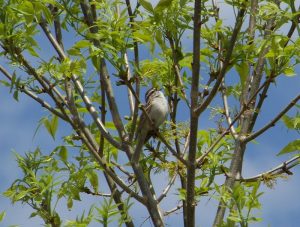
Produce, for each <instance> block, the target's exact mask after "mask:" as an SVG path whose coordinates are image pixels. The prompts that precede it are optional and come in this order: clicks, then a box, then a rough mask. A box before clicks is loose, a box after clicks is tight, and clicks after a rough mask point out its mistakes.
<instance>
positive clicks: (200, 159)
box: [196, 80, 268, 167]
mask: <svg viewBox="0 0 300 227" xmlns="http://www.w3.org/2000/svg"><path fill="white" fill-rule="evenodd" d="M267 83H268V80H266V81H265V82H264V83H263V84H262V85H261V86H260V87H259V88H258V89H257V91H256V92H255V93H254V94H253V96H252V97H250V98H249V101H248V102H247V103H245V104H244V106H242V108H241V110H240V112H239V113H238V114H237V115H236V116H235V118H234V119H233V120H232V122H231V124H230V125H229V126H228V127H227V129H226V130H225V131H224V132H223V133H222V134H221V135H220V136H219V137H218V139H216V140H215V142H213V144H212V145H211V146H210V147H209V148H208V149H207V150H206V151H205V152H204V153H203V154H202V155H201V156H200V157H199V158H198V159H197V160H196V162H197V163H198V166H199V167H200V166H201V165H202V163H203V161H204V159H205V157H206V156H207V155H208V154H209V153H210V152H211V151H212V150H213V149H214V148H215V147H216V146H217V145H218V143H219V142H220V141H221V140H222V138H223V137H224V136H225V135H226V134H227V133H228V132H229V130H230V127H231V126H232V125H233V124H235V122H236V121H237V120H239V119H240V117H241V116H242V114H243V113H244V112H245V111H246V110H247V109H248V105H249V104H250V103H251V102H252V100H253V99H254V98H255V97H256V95H257V94H258V93H259V92H260V91H261V90H262V89H263V88H264V86H265V85H266V84H267Z"/></svg>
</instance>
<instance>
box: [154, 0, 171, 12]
mask: <svg viewBox="0 0 300 227" xmlns="http://www.w3.org/2000/svg"><path fill="white" fill-rule="evenodd" d="M172 1H173V0H160V1H159V2H158V3H157V5H156V6H155V9H154V10H155V12H160V11H163V10H164V9H166V8H168V7H170V5H171V4H172Z"/></svg>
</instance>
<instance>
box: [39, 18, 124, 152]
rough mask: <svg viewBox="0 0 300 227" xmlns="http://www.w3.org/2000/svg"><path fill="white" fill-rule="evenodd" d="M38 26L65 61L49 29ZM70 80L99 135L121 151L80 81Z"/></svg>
mask: <svg viewBox="0 0 300 227" xmlns="http://www.w3.org/2000/svg"><path fill="white" fill-rule="evenodd" d="M40 26H41V27H42V29H43V31H44V33H45V34H46V36H47V38H48V39H49V41H50V42H51V44H52V45H53V47H54V49H55V50H56V52H57V53H58V55H59V57H60V58H61V59H66V58H67V55H66V54H65V52H64V51H63V49H62V48H61V46H60V45H59V43H58V42H57V41H56V39H55V38H54V37H53V36H52V34H51V33H50V31H49V29H48V28H47V26H46V24H45V23H40ZM72 80H73V82H74V84H75V87H76V90H77V91H78V92H79V94H80V96H81V98H82V99H83V101H84V103H85V106H86V108H87V110H88V111H89V113H90V114H91V116H92V117H93V119H94V121H95V123H96V125H97V126H98V128H99V130H100V132H101V134H102V135H103V136H104V137H105V138H106V139H107V140H108V141H109V142H110V143H111V144H112V145H113V146H114V147H116V148H118V149H121V148H122V146H121V145H120V144H119V142H117V141H116V140H115V139H114V138H113V137H112V136H111V135H110V134H109V133H108V131H107V130H106V128H105V126H104V125H103V123H102V122H101V120H100V119H99V117H98V113H97V111H96V109H95V107H94V106H93V104H92V102H91V101H90V99H89V97H88V96H87V95H86V94H85V91H84V89H83V86H82V84H81V83H80V81H79V80H78V78H77V76H76V75H72Z"/></svg>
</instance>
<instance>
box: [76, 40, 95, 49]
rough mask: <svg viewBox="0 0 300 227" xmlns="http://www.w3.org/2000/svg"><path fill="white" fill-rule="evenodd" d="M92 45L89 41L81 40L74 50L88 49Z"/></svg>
mask: <svg viewBox="0 0 300 227" xmlns="http://www.w3.org/2000/svg"><path fill="white" fill-rule="evenodd" d="M90 46H91V43H90V41H88V40H80V41H78V42H77V43H75V45H74V48H79V49H80V48H87V47H90Z"/></svg>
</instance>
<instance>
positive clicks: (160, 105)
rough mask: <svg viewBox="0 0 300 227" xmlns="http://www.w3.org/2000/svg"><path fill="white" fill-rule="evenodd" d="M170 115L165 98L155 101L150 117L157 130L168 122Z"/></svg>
mask: <svg viewBox="0 0 300 227" xmlns="http://www.w3.org/2000/svg"><path fill="white" fill-rule="evenodd" d="M168 113H169V107H168V102H167V100H166V99H165V98H164V97H162V98H156V99H154V100H153V102H152V106H151V110H150V117H151V120H152V121H153V123H154V125H155V127H156V128H158V127H159V126H160V125H161V124H162V123H163V122H164V121H165V120H166V118H167V115H168Z"/></svg>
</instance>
